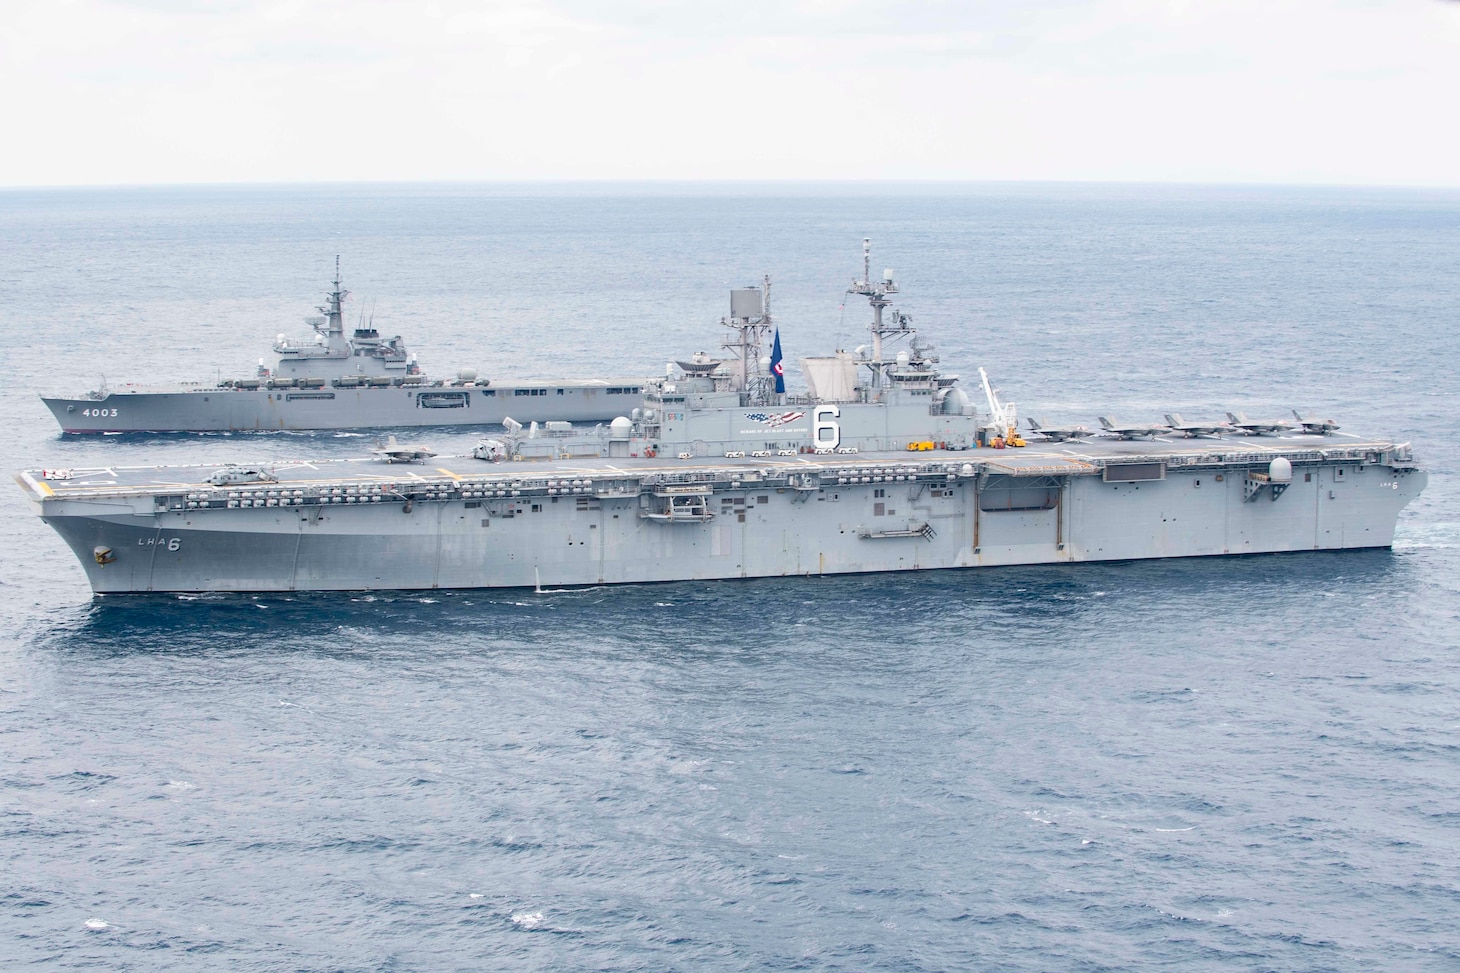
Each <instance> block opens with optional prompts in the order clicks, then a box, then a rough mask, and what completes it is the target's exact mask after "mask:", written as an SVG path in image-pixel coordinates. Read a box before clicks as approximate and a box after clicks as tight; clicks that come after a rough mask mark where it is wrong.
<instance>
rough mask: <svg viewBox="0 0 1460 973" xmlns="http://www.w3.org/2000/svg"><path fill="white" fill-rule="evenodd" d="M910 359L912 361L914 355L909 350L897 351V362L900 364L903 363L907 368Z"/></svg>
mask: <svg viewBox="0 0 1460 973" xmlns="http://www.w3.org/2000/svg"><path fill="white" fill-rule="evenodd" d="M910 361H912V356H911V355H909V354H908V353H907V352H905V351H899V352H898V353H897V363H898V364H899V365H901V366H903V367H904V368H906V367H907V364H908V362H910Z"/></svg>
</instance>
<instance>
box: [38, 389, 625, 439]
mask: <svg viewBox="0 0 1460 973" xmlns="http://www.w3.org/2000/svg"><path fill="white" fill-rule="evenodd" d="M643 384H644V383H643V380H642V379H637V380H635V379H623V380H603V381H598V380H570V381H569V380H562V379H558V380H556V381H553V380H545V381H541V382H519V383H516V384H508V385H492V386H489V387H454V386H445V387H440V386H414V387H400V386H393V387H383V388H382V387H371V386H362V387H356V388H337V387H325V388H275V389H268V388H259V389H242V388H213V387H205V386H201V385H197V386H179V387H176V388H166V389H157V388H146V387H139V388H136V389H128V388H122V389H119V390H113V391H110V392H106V393H99V394H97V395H91V396H76V397H64V396H42V397H41V398H42V400H43V401H44V402H45V404H46V406H47V408H49V409H50V410H51V414H52V415H54V416H55V417H56V421H57V422H58V423H60V425H61V429H62V430H63V431H64V432H67V433H93V434H95V433H124V432H225V431H243V430H266V429H292V430H306V429H359V428H395V427H411V426H422V427H425V426H431V427H434V426H488V425H497V424H500V423H501V422H502V420H503V419H504V418H506V417H508V416H511V417H512V418H514V419H517V420H519V421H522V422H534V421H536V422H548V421H555V420H556V421H566V422H599V421H607V420H609V419H612V418H614V417H615V416H618V415H622V414H624V413H625V412H627V411H628V410H630V409H632V408H633V407H634V405H635V404H636V402H637V396H638V395H639V392H640V389H641V387H642V386H643Z"/></svg>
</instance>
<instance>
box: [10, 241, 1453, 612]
mask: <svg viewBox="0 0 1460 973" xmlns="http://www.w3.org/2000/svg"><path fill="white" fill-rule="evenodd" d="M870 267H871V262H870V256H869V254H868V253H867V250H866V245H865V244H864V257H863V276H862V278H861V279H860V280H857V281H855V282H854V283H853V285H852V287H851V288H850V291H851V292H852V293H854V294H858V295H861V296H864V297H866V298H867V299H868V300H869V302H870V304H871V308H872V321H871V323H870V325H869V332H870V344H869V345H868V346H863V347H862V348H859V349H857V350H856V351H855V352H850V353H848V352H838V353H836V354H835V355H832V356H830V357H827V358H820V359H808V360H806V361H804V363H803V365H804V372H805V375H806V378H807V380H808V384H809V386H810V388H809V389H808V392H807V393H806V394H803V395H794V396H788V395H786V394H785V392H784V380H783V378H782V370H781V362H780V356H779V345H780V342H779V332H778V331H777V332H776V333H775V340H774V345H773V348H774V349H775V350H774V351H773V352H772V354H771V355H770V356H769V357H766V358H762V357H761V353H762V350H763V348H764V343H765V341H766V339H767V338H769V337H770V336H771V328H772V323H771V320H770V316H769V314H768V313H766V309H765V305H764V293H765V292H764V290H763V289H753V288H747V289H742V290H738V291H735V292H732V295H731V314H730V316H729V317H727V318H725V319H724V320H723V322H722V323H723V324H724V325H725V326H726V327H727V328H728V329H729V335H728V337H727V340H726V341H725V342H724V344H723V349H724V351H725V355H724V356H723V357H721V358H713V357H711V356H709V355H707V354H703V353H700V354H696V355H694V356H691V357H689V358H688V359H687V360H685V361H682V362H680V363H679V365H678V368H677V369H675V370H674V371H673V372H672V373H671V374H669V375H668V376H667V377H666V378H664V379H661V380H656V381H654V382H652V383H649V384H647V385H646V387H645V389H644V394H643V396H642V398H641V400H640V401H639V402H638V403H637V404H636V406H635V407H634V408H633V409H631V410H629V411H628V413H627V414H625V415H621V416H617V417H615V418H614V419H613V421H612V422H610V423H607V424H605V425H600V426H599V427H597V428H596V429H593V430H590V431H587V432H584V431H582V430H580V429H574V428H572V427H571V426H567V425H565V424H562V423H555V422H554V423H547V424H544V425H539V424H536V423H532V424H530V425H527V426H524V425H523V424H522V423H520V422H517V421H514V420H508V421H506V422H505V423H504V432H503V433H502V434H501V435H500V437H497V438H492V439H488V440H484V441H483V442H482V443H481V444H480V445H479V446H478V447H477V448H476V449H475V450H474V451H473V454H472V455H470V456H456V457H439V456H435V455H434V454H433V453H432V451H431V450H430V449H429V448H427V447H422V446H411V445H405V446H402V445H400V444H398V443H394V442H392V443H391V444H389V445H388V446H387V447H385V448H383V449H381V450H379V451H378V456H379V458H377V459H374V460H339V461H323V462H308V461H301V462H294V463H281V464H278V465H274V466H271V467H262V466H251V467H243V466H236V467H225V468H222V469H217V468H213V467H170V468H169V467H161V468H151V469H119V468H109V469H87V470H80V469H78V470H65V471H48V470H32V471H28V472H25V473H22V474H20V475H19V476H18V477H17V479H18V481H19V482H20V483H21V485H22V487H23V488H24V489H25V491H26V493H27V494H28V496H29V498H30V500H31V502H32V504H33V506H34V507H35V509H36V511H37V512H38V513H39V514H40V516H41V517H42V518H43V519H44V520H45V521H46V522H47V523H49V524H50V525H51V526H52V527H54V528H55V529H56V531H57V532H58V533H59V534H60V535H61V537H62V538H63V539H64V540H65V541H66V543H67V544H68V545H69V546H70V547H71V549H72V550H73V551H74V552H75V554H76V556H77V557H78V558H79V559H80V560H81V563H82V565H83V567H84V568H85V571H86V574H87V577H88V579H89V580H90V582H91V586H92V588H93V590H94V591H96V592H99V593H113V592H145V591H169V592H198V591H298V590H341V589H343V590H360V589H423V588H473V587H499V586H500V587H512V586H524V587H526V586H537V587H541V586H544V585H551V586H560V585H596V584H616V583H628V582H647V581H678V580H686V579H712V578H747V577H765V576H787V575H824V574H839V573H849V572H870V571H909V570H925V569H932V568H975V567H985V566H993V565H1011V564H1044V563H1061V562H1081V561H1108V560H1133V559H1143V558H1163V557H1192V556H1204V555H1220V554H1256V553H1265V552H1278V551H1311V550H1340V549H1353V548H1374V547H1388V546H1390V545H1391V544H1392V542H1393V538H1394V529H1395V524H1396V521H1397V519H1398V516H1399V512H1400V510H1402V509H1403V508H1404V506H1405V505H1406V504H1407V503H1409V501H1411V500H1412V499H1414V497H1416V496H1417V495H1418V494H1419V493H1420V491H1421V490H1422V489H1423V488H1424V485H1425V480H1426V475H1425V473H1424V472H1423V471H1421V470H1420V469H1419V468H1418V467H1417V466H1416V464H1415V462H1414V459H1413V456H1412V454H1411V450H1410V447H1409V446H1408V444H1403V443H1395V442H1391V441H1389V440H1384V439H1372V438H1365V437H1361V436H1354V435H1350V434H1346V433H1340V432H1338V430H1337V427H1336V424H1335V423H1333V422H1331V421H1328V420H1324V421H1322V422H1316V423H1310V424H1308V425H1305V426H1302V427H1301V428H1295V427H1292V426H1290V425H1288V424H1283V423H1244V424H1242V425H1238V424H1235V423H1233V424H1212V425H1210V427H1199V426H1198V425H1196V424H1188V423H1179V425H1180V426H1183V427H1190V428H1188V429H1182V430H1174V429H1173V428H1172V427H1171V426H1161V425H1136V426H1122V425H1119V424H1117V423H1115V422H1109V421H1108V422H1107V423H1106V426H1107V428H1108V430H1109V431H1108V432H1105V433H1096V434H1091V433H1089V432H1088V430H1087V429H1086V428H1085V427H1083V426H1077V427H1049V426H1045V427H1041V429H1042V430H1043V431H1044V435H1043V436H1042V438H1041V439H1040V440H1039V441H1037V442H1034V443H1028V444H1026V443H1025V440H1024V439H1023V437H1022V436H1021V435H1020V433H1019V431H1018V429H1017V425H1016V423H1017V418H1018V417H1017V410H1016V408H1015V407H1014V406H1013V404H1012V403H1005V402H1003V401H1001V400H1000V398H999V396H998V393H997V392H996V391H995V390H994V389H993V388H992V387H991V386H990V385H989V382H988V379H987V376H986V375H983V374H982V370H981V369H980V374H981V377H982V386H983V393H984V396H983V398H984V403H983V404H984V407H985V408H984V411H980V410H979V408H977V407H976V406H975V403H974V401H973V400H972V399H971V398H970V396H969V395H968V394H967V393H966V392H965V391H964V389H963V388H962V387H961V386H960V385H959V382H958V379H957V377H956V376H952V375H946V374H943V373H942V372H941V371H940V370H939V368H938V359H937V356H936V355H934V354H933V349H932V348H931V346H930V345H928V344H927V343H925V342H924V341H922V339H921V338H920V337H919V336H918V334H917V332H916V331H915V329H913V328H912V326H911V323H910V321H909V319H908V317H907V316H906V315H903V314H900V313H898V312H896V311H894V310H891V295H893V294H895V293H897V285H896V283H895V281H894V277H893V274H892V272H891V271H887V272H885V273H884V274H883V276H882V278H881V279H880V280H875V279H873V277H872V275H871V273H870ZM768 285H769V282H768V281H767V282H766V284H765V286H766V287H768ZM1172 418H1173V419H1177V417H1175V416H1173V417H1172ZM1249 427H1261V428H1249ZM1163 431H1164V434H1163ZM1175 437H1180V438H1175ZM411 460H416V461H419V462H418V463H411V462H408V461H411Z"/></svg>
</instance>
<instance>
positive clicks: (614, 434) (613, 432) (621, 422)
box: [608, 416, 634, 440]
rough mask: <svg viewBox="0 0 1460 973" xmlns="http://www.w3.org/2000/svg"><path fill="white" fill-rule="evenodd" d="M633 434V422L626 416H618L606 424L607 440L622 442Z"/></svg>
mask: <svg viewBox="0 0 1460 973" xmlns="http://www.w3.org/2000/svg"><path fill="white" fill-rule="evenodd" d="M633 434H634V421H633V420H632V419H630V418H629V417H628V416H619V417H618V418H616V419H614V420H613V422H610V423H609V424H608V438H609V439H617V440H624V439H628V438H629V437H630V436H632V435H633Z"/></svg>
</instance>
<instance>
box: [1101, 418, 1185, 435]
mask: <svg viewBox="0 0 1460 973" xmlns="http://www.w3.org/2000/svg"><path fill="white" fill-rule="evenodd" d="M1099 419H1100V427H1101V428H1102V429H1104V430H1105V431H1106V432H1108V433H1110V434H1111V435H1112V436H1114V437H1115V438H1117V439H1155V438H1156V437H1157V436H1159V435H1161V433H1163V432H1170V431H1171V430H1170V428H1168V427H1166V426H1163V425H1160V424H1159V423H1152V424H1151V425H1148V426H1122V425H1120V424H1118V423H1116V422H1115V421H1114V420H1113V419H1111V418H1110V417H1109V416H1100V417H1099Z"/></svg>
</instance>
